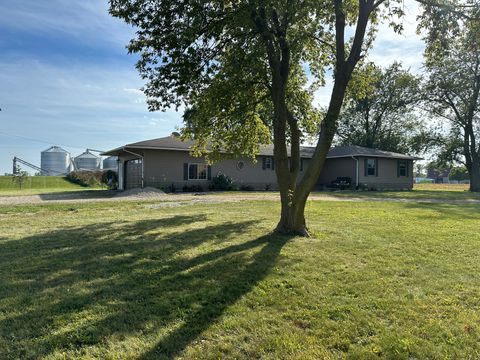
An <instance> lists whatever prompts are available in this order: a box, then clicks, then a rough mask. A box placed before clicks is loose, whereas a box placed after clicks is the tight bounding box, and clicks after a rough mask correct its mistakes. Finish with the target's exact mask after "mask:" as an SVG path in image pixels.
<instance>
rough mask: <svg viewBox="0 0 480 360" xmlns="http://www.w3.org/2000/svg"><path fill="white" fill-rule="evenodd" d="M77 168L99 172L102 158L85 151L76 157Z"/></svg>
mask: <svg viewBox="0 0 480 360" xmlns="http://www.w3.org/2000/svg"><path fill="white" fill-rule="evenodd" d="M74 161H75V168H76V169H77V170H99V169H100V158H99V157H98V156H96V155H94V154H92V153H91V152H90V151H88V150H87V151H85V152H84V153H83V154H80V155H78V156H77V157H75V160H74Z"/></svg>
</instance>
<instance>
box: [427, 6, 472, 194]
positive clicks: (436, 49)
mask: <svg viewBox="0 0 480 360" xmlns="http://www.w3.org/2000/svg"><path fill="white" fill-rule="evenodd" d="M451 3H452V4H453V5H456V6H455V10H454V11H453V10H451V8H452V7H450V8H439V7H436V6H430V5H424V13H423V17H422V21H421V24H420V26H421V27H422V28H424V29H426V30H427V32H426V36H425V39H426V42H427V47H426V50H425V68H426V70H427V73H428V79H427V81H426V84H425V94H426V101H427V105H428V107H429V110H430V112H431V113H432V114H434V115H435V116H437V117H438V118H441V119H445V120H448V123H449V134H448V137H447V138H446V139H447V140H448V141H445V142H444V145H445V148H444V151H443V155H444V157H447V158H448V157H449V158H450V159H449V160H457V161H460V162H462V163H464V164H465V166H466V168H467V170H468V173H469V175H470V190H471V191H480V5H479V4H478V3H474V2H458V3H457V2H451ZM457 155H458V156H457Z"/></svg>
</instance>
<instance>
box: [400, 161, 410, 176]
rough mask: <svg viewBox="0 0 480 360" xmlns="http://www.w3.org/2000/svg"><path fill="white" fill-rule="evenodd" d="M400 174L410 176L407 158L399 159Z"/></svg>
mask: <svg viewBox="0 0 480 360" xmlns="http://www.w3.org/2000/svg"><path fill="white" fill-rule="evenodd" d="M398 176H408V164H407V160H398Z"/></svg>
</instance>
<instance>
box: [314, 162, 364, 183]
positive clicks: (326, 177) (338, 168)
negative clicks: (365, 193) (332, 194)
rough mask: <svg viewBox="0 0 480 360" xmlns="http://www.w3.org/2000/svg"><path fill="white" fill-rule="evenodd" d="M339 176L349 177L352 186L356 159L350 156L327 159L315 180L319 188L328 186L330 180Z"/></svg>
mask: <svg viewBox="0 0 480 360" xmlns="http://www.w3.org/2000/svg"><path fill="white" fill-rule="evenodd" d="M340 176H341V177H349V178H351V179H352V186H355V177H356V161H355V160H353V159H352V158H336V159H327V160H326V161H325V166H324V167H323V170H322V172H321V173H320V176H319V178H318V180H317V186H318V187H319V188H323V187H326V186H330V184H331V183H332V181H334V180H336V179H337V177H340Z"/></svg>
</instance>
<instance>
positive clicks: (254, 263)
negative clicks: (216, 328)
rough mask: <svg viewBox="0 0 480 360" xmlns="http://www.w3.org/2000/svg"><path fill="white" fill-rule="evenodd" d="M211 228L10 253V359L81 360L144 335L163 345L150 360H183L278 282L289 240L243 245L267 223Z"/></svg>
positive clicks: (44, 244)
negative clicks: (276, 268)
mask: <svg viewBox="0 0 480 360" xmlns="http://www.w3.org/2000/svg"><path fill="white" fill-rule="evenodd" d="M206 220H208V219H207V218H206V216H205V215H193V216H190V215H186V216H173V217H170V218H165V219H159V220H157V219H154V220H153V219H152V220H144V221H138V222H132V223H126V224H119V223H114V222H111V223H104V224H95V225H88V226H84V227H77V228H73V229H65V230H58V231H53V232H48V233H44V234H40V235H35V236H31V237H27V238H24V239H21V240H19V241H9V242H5V243H0V279H1V280H2V285H4V286H2V287H1V288H0V310H1V311H0V314H6V315H5V316H3V317H2V316H0V347H4V348H5V349H6V350H4V351H5V352H4V355H5V356H6V357H7V358H9V357H13V358H40V357H43V356H48V355H49V354H52V353H54V352H55V351H64V352H66V353H70V354H79V353H81V352H82V351H84V350H86V349H88V348H90V347H96V346H97V347H98V348H99V349H105V348H107V346H106V345H107V343H110V344H111V343H112V342H113V343H115V342H116V341H118V339H126V338H129V337H135V336H138V334H142V336H146V337H147V338H149V339H153V340H152V341H151V342H150V343H149V346H148V348H149V350H147V352H145V353H144V354H143V356H142V358H143V359H157V358H173V357H175V356H177V355H178V354H180V353H181V352H182V351H183V350H184V349H185V347H186V346H188V344H190V343H191V342H192V341H194V339H195V338H197V337H198V336H199V335H200V334H201V333H202V332H203V331H205V330H206V329H207V328H208V327H209V326H210V325H211V324H212V322H215V321H216V320H218V319H219V318H220V317H221V316H222V314H223V313H224V311H225V310H226V309H227V308H228V307H229V306H230V305H231V304H233V303H235V302H236V301H237V300H238V299H239V298H240V297H242V296H243V295H244V294H246V293H248V292H249V291H250V289H252V287H254V286H255V284H257V283H258V282H259V281H261V279H263V278H264V277H265V276H266V275H267V274H268V271H269V270H270V269H271V268H272V266H273V265H274V264H275V262H276V259H277V257H278V255H279V253H280V251H281V249H282V246H283V245H284V244H285V242H286V241H287V240H288V238H287V237H282V236H275V235H265V236H260V237H258V238H255V239H248V238H247V239H245V240H244V241H239V240H238V236H239V235H241V234H243V233H244V232H246V231H248V229H249V228H250V227H253V226H254V225H255V224H256V223H257V222H258V221H257V220H256V221H243V222H228V221H227V222H223V223H220V224H218V223H215V224H210V223H205V221H206ZM166 229H168V231H166ZM87 315H88V316H87ZM179 324H180V325H179ZM115 339H117V340H115ZM99 351H100V350H99Z"/></svg>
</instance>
